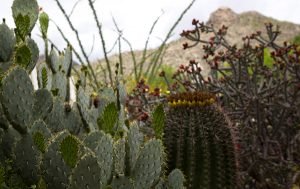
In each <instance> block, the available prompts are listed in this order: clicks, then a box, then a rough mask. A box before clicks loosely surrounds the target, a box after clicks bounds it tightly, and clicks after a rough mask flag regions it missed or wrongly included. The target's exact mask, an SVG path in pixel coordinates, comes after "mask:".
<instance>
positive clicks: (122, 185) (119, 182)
mask: <svg viewBox="0 0 300 189" xmlns="http://www.w3.org/2000/svg"><path fill="white" fill-rule="evenodd" d="M111 187H112V189H134V186H133V182H132V181H131V180H130V179H129V178H128V177H125V176H121V177H118V178H114V179H113V181H112V183H111Z"/></svg>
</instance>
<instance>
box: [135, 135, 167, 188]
mask: <svg viewBox="0 0 300 189" xmlns="http://www.w3.org/2000/svg"><path fill="white" fill-rule="evenodd" d="M162 163H163V147H162V144H161V143H160V141H158V140H156V139H153V140H150V141H148V142H146V144H145V146H144V147H143V149H142V150H141V151H140V153H139V157H138V159H137V161H136V164H135V167H134V171H133V178H134V180H135V183H134V185H135V187H136V188H151V186H153V185H154V183H156V182H157V181H158V180H159V178H160V174H161V171H162V168H161V165H162Z"/></svg>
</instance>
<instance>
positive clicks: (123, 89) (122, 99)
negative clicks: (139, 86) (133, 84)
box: [118, 84, 127, 106]
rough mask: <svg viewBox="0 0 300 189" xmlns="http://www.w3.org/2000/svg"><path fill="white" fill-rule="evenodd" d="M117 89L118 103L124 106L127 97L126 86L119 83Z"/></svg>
mask: <svg viewBox="0 0 300 189" xmlns="http://www.w3.org/2000/svg"><path fill="white" fill-rule="evenodd" d="M118 89H119V98H120V103H121V104H122V105H124V106H125V102H126V98H127V92H126V87H125V85H124V84H119V85H118Z"/></svg>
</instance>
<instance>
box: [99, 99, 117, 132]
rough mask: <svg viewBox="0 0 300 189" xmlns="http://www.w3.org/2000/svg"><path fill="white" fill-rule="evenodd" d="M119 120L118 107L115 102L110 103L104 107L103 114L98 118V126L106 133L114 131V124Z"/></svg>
mask: <svg viewBox="0 0 300 189" xmlns="http://www.w3.org/2000/svg"><path fill="white" fill-rule="evenodd" d="M117 121H118V109H117V106H116V104H115V103H114V102H111V103H109V104H108V105H106V107H105V108H104V111H103V113H102V115H101V116H100V117H99V119H98V126H99V129H100V130H103V131H104V132H105V133H111V134H112V133H113V131H114V126H115V124H116V123H117Z"/></svg>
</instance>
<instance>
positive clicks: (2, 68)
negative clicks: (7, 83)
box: [0, 61, 12, 75]
mask: <svg viewBox="0 0 300 189" xmlns="http://www.w3.org/2000/svg"><path fill="white" fill-rule="evenodd" d="M11 65H12V62H11V61H8V62H0V74H1V75H2V74H3V73H5V72H6V71H7V70H8V69H9V68H10V67H11Z"/></svg>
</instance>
